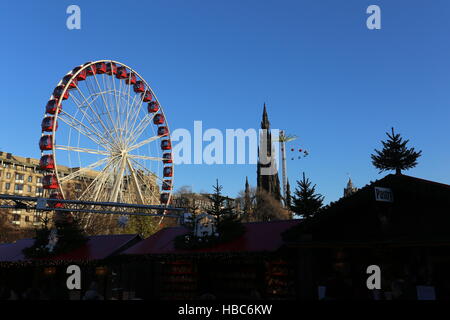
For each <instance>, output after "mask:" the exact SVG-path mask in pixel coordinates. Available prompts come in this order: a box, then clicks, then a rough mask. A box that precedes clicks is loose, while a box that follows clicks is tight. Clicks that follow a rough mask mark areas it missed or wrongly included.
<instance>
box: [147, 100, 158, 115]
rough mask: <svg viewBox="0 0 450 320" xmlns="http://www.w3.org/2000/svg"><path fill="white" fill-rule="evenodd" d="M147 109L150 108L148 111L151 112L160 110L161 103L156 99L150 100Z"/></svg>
mask: <svg viewBox="0 0 450 320" xmlns="http://www.w3.org/2000/svg"><path fill="white" fill-rule="evenodd" d="M147 110H148V112H150V113H155V112H158V110H159V104H158V102H156V101H150V102H149V103H148V106H147Z"/></svg>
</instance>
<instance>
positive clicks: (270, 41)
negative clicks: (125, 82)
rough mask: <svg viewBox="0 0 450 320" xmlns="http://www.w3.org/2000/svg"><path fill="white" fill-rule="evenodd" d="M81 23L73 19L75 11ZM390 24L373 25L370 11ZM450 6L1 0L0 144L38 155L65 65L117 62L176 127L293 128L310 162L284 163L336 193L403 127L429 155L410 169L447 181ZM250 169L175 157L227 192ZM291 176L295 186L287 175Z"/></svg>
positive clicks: (199, 185) (360, 176) (362, 176)
mask: <svg viewBox="0 0 450 320" xmlns="http://www.w3.org/2000/svg"><path fill="white" fill-rule="evenodd" d="M70 4H77V5H79V6H80V7H81V10H82V29H81V30H72V31H70V30H68V29H67V28H66V18H67V14H66V8H67V6H68V5H70ZM371 4H377V5H379V6H380V7H381V10H382V29H381V30H375V31H371V30H368V29H367V28H366V17H367V14H366V13H365V11H366V8H367V7H368V6H369V5H371ZM448 12H450V2H449V1H444V0H442V1H439V0H433V1H432V5H431V3H430V1H425V0H424V1H411V0H408V1H400V0H397V1H382V0H371V1H365V0H341V1H337V0H329V1H325V0H309V1H304V0H295V1H260V0H258V1H256V0H251V1H249V0H243V1H235V0H227V1H222V0H213V1H207V0H189V1H178V0H177V1H174V0H172V1H156V0H154V1H135V0H128V1H80V0H75V1H73V0H71V1H62V0H61V1H1V3H0V30H1V31H0V32H1V50H0V59H1V62H2V71H3V72H2V73H1V75H2V76H1V77H0V88H1V89H0V101H1V111H2V112H1V115H2V121H1V125H2V128H1V129H2V130H1V132H2V135H1V137H2V138H1V139H0V149H1V150H3V151H8V152H12V153H15V154H19V155H24V156H32V157H38V156H39V150H38V146H37V142H38V139H39V136H40V122H41V119H42V116H43V112H44V106H45V103H46V101H47V99H48V97H49V96H50V94H51V91H52V90H53V88H54V86H55V85H56V83H57V82H58V81H59V79H60V77H62V76H63V75H64V74H65V73H66V72H67V71H68V70H70V69H72V68H73V67H74V66H76V65H79V64H82V63H84V62H86V61H90V60H96V59H101V58H110V59H114V60H118V61H122V62H124V63H126V64H128V65H130V66H132V67H133V68H135V69H136V70H138V71H139V72H140V73H141V74H142V75H143V76H144V78H145V79H146V80H147V81H149V83H150V84H151V86H152V88H153V89H154V90H155V92H156V93H157V95H158V98H159V100H160V101H161V103H162V104H163V106H164V107H165V112H166V114H167V117H168V120H169V123H170V125H171V128H172V129H175V128H188V129H191V128H192V127H193V121H194V120H202V121H203V126H204V128H218V129H221V130H225V129H226V128H256V127H257V126H259V122H260V120H261V112H262V105H263V103H264V102H266V103H267V105H268V112H269V117H270V121H271V123H272V126H273V127H275V128H280V129H285V130H286V131H287V132H288V133H291V134H295V135H297V136H298V137H299V141H298V142H296V143H293V144H292V146H293V147H295V148H296V149H297V148H299V147H302V148H306V149H308V150H309V151H310V156H309V157H308V158H305V159H302V160H298V161H289V163H288V166H289V178H290V180H291V182H293V181H294V180H295V179H297V178H298V177H299V176H300V173H301V172H302V171H305V172H306V173H307V175H308V176H309V177H310V178H311V180H312V181H313V182H314V183H316V184H317V188H318V191H319V192H320V193H322V194H324V195H325V197H326V202H329V201H332V200H336V199H338V198H339V197H340V196H341V194H342V189H343V187H344V186H345V184H346V180H347V173H349V174H351V177H352V179H353V180H354V182H355V184H356V185H357V186H362V185H365V184H366V183H368V182H369V181H370V180H375V179H378V178H381V177H382V176H383V174H382V175H380V174H378V171H377V170H375V169H374V168H373V167H372V165H371V163H370V153H371V152H372V151H373V149H374V148H378V147H379V146H380V140H381V139H384V137H385V135H384V133H385V132H386V131H388V130H389V129H390V127H391V126H394V127H395V128H396V129H397V131H398V132H400V133H401V134H403V135H404V136H405V137H407V138H409V139H410V140H411V142H412V144H413V145H415V146H417V147H418V148H419V149H421V150H423V156H422V157H421V158H420V161H419V165H418V166H417V168H415V169H412V170H410V171H408V174H410V175H413V176H418V177H421V178H425V179H430V180H436V181H440V182H443V183H450V170H449V169H450V148H449V147H448V146H449V138H450V128H449V124H450V41H449V35H450V19H449V18H448ZM246 175H247V176H248V177H249V180H250V182H251V184H253V185H254V184H255V183H256V167H255V166H252V165H231V166H227V165H211V166H207V165H202V166H198V165H189V166H188V165H180V166H178V167H177V169H176V178H175V181H176V183H177V186H181V185H192V186H193V187H194V190H197V191H201V190H210V189H211V188H210V186H211V185H212V184H213V183H214V180H215V178H216V177H218V178H219V179H220V182H221V184H223V186H224V192H225V193H227V194H229V195H230V196H234V195H236V194H237V192H238V191H239V190H241V189H242V188H243V185H244V181H245V176H246ZM292 184H293V183H292Z"/></svg>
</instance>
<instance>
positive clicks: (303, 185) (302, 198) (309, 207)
mask: <svg viewBox="0 0 450 320" xmlns="http://www.w3.org/2000/svg"><path fill="white" fill-rule="evenodd" d="M323 198H324V197H323V196H322V195H320V194H316V185H314V186H311V181H309V179H307V178H306V177H305V173H304V172H303V179H302V180H300V181H297V188H296V189H295V192H294V196H293V205H292V207H291V209H292V211H294V213H295V214H296V215H298V216H301V217H303V218H309V217H312V216H313V215H314V214H315V213H316V212H317V211H318V210H319V209H320V208H321V207H322V203H323Z"/></svg>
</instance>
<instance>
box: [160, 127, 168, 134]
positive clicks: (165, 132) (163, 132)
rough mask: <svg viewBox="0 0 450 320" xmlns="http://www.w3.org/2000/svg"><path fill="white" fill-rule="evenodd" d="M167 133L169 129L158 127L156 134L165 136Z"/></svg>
mask: <svg viewBox="0 0 450 320" xmlns="http://www.w3.org/2000/svg"><path fill="white" fill-rule="evenodd" d="M168 134H169V129H168V128H167V127H159V128H158V136H166V135H168Z"/></svg>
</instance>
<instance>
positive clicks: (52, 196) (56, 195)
mask: <svg viewBox="0 0 450 320" xmlns="http://www.w3.org/2000/svg"><path fill="white" fill-rule="evenodd" d="M50 199H55V200H58V199H64V198H63V196H62V195H61V193H59V192H52V193H51V194H50ZM48 206H49V207H50V208H62V207H64V204H63V203H61V202H57V201H49V202H48Z"/></svg>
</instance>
